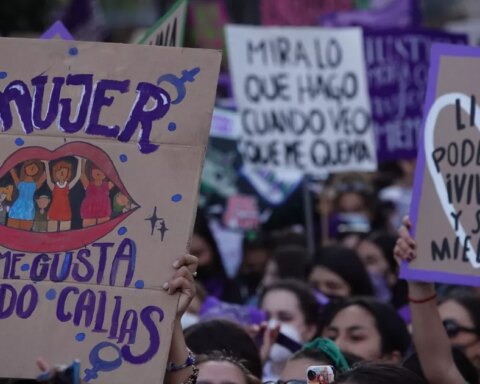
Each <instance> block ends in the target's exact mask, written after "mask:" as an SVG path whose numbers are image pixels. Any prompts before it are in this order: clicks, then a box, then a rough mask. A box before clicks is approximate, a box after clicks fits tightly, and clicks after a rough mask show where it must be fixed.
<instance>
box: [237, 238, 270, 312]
mask: <svg viewBox="0 0 480 384" xmlns="http://www.w3.org/2000/svg"><path fill="white" fill-rule="evenodd" d="M270 259H271V244H270V239H269V238H268V237H267V236H265V235H263V234H261V233H253V232H251V233H246V234H245V239H244V241H243V260H242V264H241V265H240V269H239V272H238V275H237V278H236V280H237V282H238V285H239V287H240V294H241V297H242V302H244V303H245V302H248V301H249V300H250V299H251V298H252V297H254V296H256V295H257V294H258V288H259V286H260V282H261V281H262V279H263V276H264V274H265V271H266V268H267V265H268V263H269V260H270Z"/></svg>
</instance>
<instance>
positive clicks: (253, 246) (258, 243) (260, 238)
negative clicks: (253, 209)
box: [242, 231, 272, 253]
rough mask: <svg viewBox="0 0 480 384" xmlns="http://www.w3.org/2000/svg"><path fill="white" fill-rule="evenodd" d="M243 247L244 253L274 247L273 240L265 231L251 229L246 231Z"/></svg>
mask: <svg viewBox="0 0 480 384" xmlns="http://www.w3.org/2000/svg"><path fill="white" fill-rule="evenodd" d="M242 248H243V253H245V252H247V251H252V250H257V249H266V250H268V251H269V250H270V249H271V248H272V241H271V239H270V237H269V236H268V235H266V234H265V233H262V232H254V231H250V232H246V233H245V237H244V238H243V244H242Z"/></svg>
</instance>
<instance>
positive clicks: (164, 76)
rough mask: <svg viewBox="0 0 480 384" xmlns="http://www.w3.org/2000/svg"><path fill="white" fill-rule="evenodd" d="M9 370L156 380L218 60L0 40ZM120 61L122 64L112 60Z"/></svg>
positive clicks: (100, 379)
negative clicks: (44, 368)
mask: <svg viewBox="0 0 480 384" xmlns="http://www.w3.org/2000/svg"><path fill="white" fill-rule="evenodd" d="M0 50H1V52H2V55H1V57H0V69H1V72H0V79H1V80H0V81H1V85H0V86H1V89H2V94H3V99H2V100H3V102H2V103H1V104H0V117H1V121H2V132H1V134H0V146H1V148H2V151H0V164H1V165H0V270H1V274H0V276H1V280H0V337H1V339H2V345H1V346H0V372H1V375H2V376H4V377H18V378H34V377H36V375H37V374H38V368H37V367H36V363H35V361H36V358H37V357H38V356H43V357H45V358H46V359H47V360H48V361H50V362H52V363H69V362H70V361H72V360H73V359H74V358H79V359H80V360H81V364H82V369H81V378H82V379H83V380H84V381H86V382H89V383H90V382H94V383H125V384H127V383H131V382H133V381H135V382H138V383H145V384H146V383H161V382H162V377H163V374H164V372H165V366H166V358H167V354H168V349H169V346H170V338H171V327H172V321H173V318H174V316H175V312H176V298H175V297H171V296H168V295H167V294H166V293H165V292H164V290H163V289H162V288H161V287H162V285H163V283H164V282H166V281H167V280H168V279H169V278H170V277H171V276H172V274H173V268H172V263H173V261H174V259H176V258H178V257H179V256H181V255H182V254H184V253H185V252H186V251H187V249H188V247H187V243H188V241H189V237H190V233H191V229H192V226H193V219H194V213H195V210H196V206H197V191H198V182H199V179H200V174H201V166H202V163H203V158H204V154H205V148H206V144H207V141H208V132H209V128H210V119H211V113H212V108H213V103H214V98H215V90H216V82H217V76H218V71H219V67H220V60H221V58H220V53H218V52H213V51H202V50H191V49H175V48H166V47H146V46H141V45H120V44H101V43H90V42H74V41H62V40H26V39H1V40H0ZM117 62H120V63H121V64H122V65H120V66H116V65H112V63H113V64H115V63H117Z"/></svg>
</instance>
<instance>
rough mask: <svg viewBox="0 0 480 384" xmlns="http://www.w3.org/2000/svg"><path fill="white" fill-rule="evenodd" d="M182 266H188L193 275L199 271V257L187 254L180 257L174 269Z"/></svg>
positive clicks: (174, 264)
mask: <svg viewBox="0 0 480 384" xmlns="http://www.w3.org/2000/svg"><path fill="white" fill-rule="evenodd" d="M182 266H186V267H187V268H188V269H190V271H191V272H192V273H194V272H195V271H196V270H197V267H198V257H197V256H194V255H189V254H185V255H182V256H180V257H179V258H178V259H177V260H175V261H174V263H173V268H175V269H179V268H181V267H182Z"/></svg>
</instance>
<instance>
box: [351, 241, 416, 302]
mask: <svg viewBox="0 0 480 384" xmlns="http://www.w3.org/2000/svg"><path fill="white" fill-rule="evenodd" d="M396 241H397V236H394V235H392V234H391V233H389V232H373V233H370V234H369V235H368V236H367V237H365V238H364V239H362V241H361V242H360V244H359V245H358V248H357V252H358V256H359V257H360V260H361V261H362V263H363V265H365V268H366V269H367V272H368V274H369V275H370V279H371V280H372V284H373V286H374V290H375V296H376V297H377V298H378V299H379V300H380V301H384V302H390V303H391V304H392V305H393V306H394V307H395V308H397V309H398V308H401V307H403V306H405V305H407V304H408V301H407V296H408V293H407V284H406V282H405V281H404V280H399V279H398V277H397V273H398V264H397V262H396V261H395V258H394V256H393V249H394V248H395V243H396Z"/></svg>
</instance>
